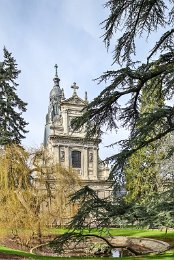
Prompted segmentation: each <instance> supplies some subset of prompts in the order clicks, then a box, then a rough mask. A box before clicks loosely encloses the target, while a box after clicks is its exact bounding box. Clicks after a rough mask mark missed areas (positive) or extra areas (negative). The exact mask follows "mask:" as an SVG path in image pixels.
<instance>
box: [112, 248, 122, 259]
mask: <svg viewBox="0 0 174 260" xmlns="http://www.w3.org/2000/svg"><path fill="white" fill-rule="evenodd" d="M111 254H112V257H121V249H119V248H115V249H112V250H111Z"/></svg>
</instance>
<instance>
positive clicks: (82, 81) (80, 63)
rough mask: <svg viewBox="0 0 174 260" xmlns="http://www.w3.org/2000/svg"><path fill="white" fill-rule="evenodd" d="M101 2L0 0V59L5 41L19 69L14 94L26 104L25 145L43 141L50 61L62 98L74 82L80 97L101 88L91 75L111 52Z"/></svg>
mask: <svg viewBox="0 0 174 260" xmlns="http://www.w3.org/2000/svg"><path fill="white" fill-rule="evenodd" d="M104 2H105V1H104V0H85V1H84V0H29V1H27V0H1V8H0V35H1V37H0V60H2V59H3V47H4V46H5V47H6V48H7V50H8V51H9V52H11V53H12V54H13V57H14V58H15V59H16V63H17V64H18V69H20V70H21V74H20V76H19V78H18V80H17V83H18V84H19V86H18V88H17V93H18V95H19V97H20V98H21V99H22V100H23V101H25V102H27V103H28V106H27V112H26V113H24V114H23V117H24V118H25V120H26V121H27V122H28V123H29V125H28V127H27V129H28V130H29V133H28V134H27V135H26V139H25V140H24V141H23V144H24V146H26V147H39V146H40V144H41V143H42V142H43V136H44V126H45V116H46V113H47V110H48V104H49V92H50V90H51V89H52V87H53V77H54V74H55V69H54V65H55V64H57V65H58V76H59V78H60V86H61V88H64V90H65V97H66V98H68V97H70V96H71V95H72V89H71V88H70V87H71V85H72V84H73V82H76V83H77V85H78V86H79V90H78V95H79V96H80V97H81V98H84V95H85V91H87V92H88V100H89V101H91V100H92V99H93V98H94V97H95V96H97V95H98V94H99V93H100V91H101V90H102V89H103V88H104V85H98V84H97V82H96V81H94V80H93V79H95V78H97V77H99V76H100V75H101V74H102V73H103V72H104V71H106V70H108V69H110V68H111V64H112V51H109V52H108V51H107V49H106V47H105V44H104V43H103V39H102V35H103V33H104V31H103V30H102V26H101V25H100V23H101V22H102V21H103V20H104V19H106V18H107V15H108V10H107V9H106V8H104V6H103V5H104ZM110 137H111V133H110V134H106V135H105V136H104V140H103V144H102V145H101V147H102V148H101V157H102V158H104V157H105V156H106V157H107V156H108V155H110V153H111V152H109V151H108V149H105V148H103V147H104V146H105V145H106V144H109V143H110Z"/></svg>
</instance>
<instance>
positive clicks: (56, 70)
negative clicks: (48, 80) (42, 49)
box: [54, 64, 58, 77]
mask: <svg viewBox="0 0 174 260" xmlns="http://www.w3.org/2000/svg"><path fill="white" fill-rule="evenodd" d="M54 68H55V69H56V74H55V76H56V77H58V74H57V68H58V66H57V64H55V66H54Z"/></svg>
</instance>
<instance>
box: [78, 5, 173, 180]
mask: <svg viewBox="0 0 174 260" xmlns="http://www.w3.org/2000/svg"><path fill="white" fill-rule="evenodd" d="M170 2H171V1H167V2H166V1H162V0H160V1H143V0H141V1H127V0H108V1H107V2H106V4H105V6H106V7H107V8H109V10H110V14H109V17H108V18H107V19H106V20H105V21H104V22H103V28H104V29H105V33H104V41H105V42H106V45H107V46H108V47H109V45H110V42H111V40H112V38H113V36H115V33H117V31H119V33H121V34H122V35H121V37H120V38H119V39H118V41H117V42H116V43H115V55H114V62H113V63H114V64H116V63H117V62H119V63H120V64H122V66H120V68H118V69H117V70H111V71H107V72H105V73H104V74H103V75H102V76H101V77H99V83H100V82H105V83H106V84H107V85H106V87H105V88H104V89H103V91H102V92H101V93H100V94H99V95H98V96H97V97H96V98H95V99H94V100H93V101H92V102H91V103H89V104H88V105H87V107H86V110H85V111H84V115H83V117H81V118H78V119H77V120H76V121H75V122H74V125H75V127H76V128H79V127H81V126H82V125H84V124H86V128H87V138H92V137H93V136H95V135H99V136H100V135H101V134H102V130H101V129H102V126H105V127H106V128H107V130H112V131H115V132H117V129H118V128H119V127H125V128H127V129H129V130H130V132H131V135H130V136H129V137H128V138H127V139H125V140H120V141H119V142H113V143H112V144H111V145H112V146H116V147H117V146H120V148H121V149H120V150H121V151H120V152H119V153H117V154H114V155H113V156H111V157H109V158H107V160H108V161H110V162H111V163H112V164H113V167H112V172H111V178H113V179H115V180H116V181H117V182H119V181H120V180H121V179H122V178H123V174H122V173H123V172H124V168H125V166H126V165H127V161H128V159H129V157H130V156H131V155H132V154H133V153H135V152H136V151H138V150H140V149H142V148H143V147H146V146H147V145H149V144H150V143H153V142H156V141H157V140H159V139H161V138H162V137H165V136H166V135H167V134H168V133H170V132H172V131H173V130H174V122H173V114H174V108H173V106H170V105H168V103H167V101H168V100H169V99H171V98H172V97H173V93H174V44H173V35H174V29H171V27H172V26H173V24H174V19H173V17H174V14H173V13H174V10H173V8H172V7H171V5H170ZM172 2H173V1H172ZM169 22H170V24H169ZM161 28H163V31H164V30H166V31H165V32H164V33H163V34H162V35H161V37H160V39H159V40H157V42H156V44H155V45H154V48H153V49H152V50H151V52H150V54H148V57H147V60H146V62H144V63H143V61H142V62H141V61H139V62H137V61H134V60H133V58H134V56H133V54H135V52H136V40H137V37H140V38H141V41H144V36H145V34H146V33H147V34H148V35H147V36H148V37H150V36H153V35H154V34H155V33H156V32H157V31H159V30H160V29H161ZM155 37H156V35H155ZM146 40H147V38H146ZM145 44H146V45H147V42H146V43H145ZM117 65H118V64H117ZM149 82H151V83H153V84H149ZM158 88H159V90H160V91H157V89H158ZM144 89H146V100H147V102H148V101H150V100H151V96H152V93H153V92H154V93H156V94H155V101H154V105H155V104H156V103H157V102H158V100H160V98H161V95H162V98H163V102H164V105H163V106H161V107H157V108H155V109H154V110H152V111H150V112H148V113H147V112H146V111H143V112H142V111H141V109H140V105H141V95H142V92H143V91H144ZM154 105H153V107H155V106H154ZM118 122H119V123H118ZM137 125H138V126H139V127H137Z"/></svg>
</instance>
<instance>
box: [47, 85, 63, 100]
mask: <svg viewBox="0 0 174 260" xmlns="http://www.w3.org/2000/svg"><path fill="white" fill-rule="evenodd" d="M61 94H62V93H61V89H60V87H58V86H54V87H53V88H52V90H51V91H50V98H53V97H59V96H61Z"/></svg>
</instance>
